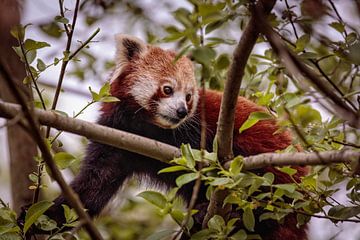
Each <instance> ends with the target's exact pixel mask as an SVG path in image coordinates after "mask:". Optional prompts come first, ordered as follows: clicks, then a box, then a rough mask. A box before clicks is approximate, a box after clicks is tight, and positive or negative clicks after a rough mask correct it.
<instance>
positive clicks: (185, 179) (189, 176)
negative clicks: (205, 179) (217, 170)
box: [176, 173, 198, 187]
mask: <svg viewBox="0 0 360 240" xmlns="http://www.w3.org/2000/svg"><path fill="white" fill-rule="evenodd" d="M197 177H198V174H197V173H186V174H183V175H181V176H179V177H178V178H176V185H177V186H178V187H181V186H183V185H185V184H187V183H189V182H191V181H194V180H195V179H196V178H197Z"/></svg>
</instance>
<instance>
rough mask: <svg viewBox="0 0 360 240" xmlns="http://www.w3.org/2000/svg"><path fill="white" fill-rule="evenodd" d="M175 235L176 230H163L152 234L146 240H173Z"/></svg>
mask: <svg viewBox="0 0 360 240" xmlns="http://www.w3.org/2000/svg"><path fill="white" fill-rule="evenodd" d="M174 233H175V231H174V230H163V231H159V232H156V233H153V234H151V235H150V236H149V237H147V238H146V240H161V239H171V236H172V235H173V234H174Z"/></svg>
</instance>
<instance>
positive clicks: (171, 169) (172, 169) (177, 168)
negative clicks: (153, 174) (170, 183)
mask: <svg viewBox="0 0 360 240" xmlns="http://www.w3.org/2000/svg"><path fill="white" fill-rule="evenodd" d="M186 170H189V169H188V168H187V167H184V166H171V167H167V168H164V169H161V170H160V171H159V172H158V173H170V172H178V171H186Z"/></svg>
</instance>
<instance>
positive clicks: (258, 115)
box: [239, 112, 273, 133]
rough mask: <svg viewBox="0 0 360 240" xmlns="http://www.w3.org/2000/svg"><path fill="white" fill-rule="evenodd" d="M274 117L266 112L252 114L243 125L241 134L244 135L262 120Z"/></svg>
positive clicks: (240, 130)
mask: <svg viewBox="0 0 360 240" xmlns="http://www.w3.org/2000/svg"><path fill="white" fill-rule="evenodd" d="M272 118H273V117H272V115H271V114H269V113H266V112H252V113H251V114H250V115H249V117H248V119H247V120H246V121H245V122H244V123H243V124H242V125H241V127H240V129H239V133H242V132H243V131H245V130H246V129H249V128H251V127H252V126H254V125H255V124H256V123H257V122H259V121H260V120H267V119H272Z"/></svg>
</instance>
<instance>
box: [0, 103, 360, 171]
mask: <svg viewBox="0 0 360 240" xmlns="http://www.w3.org/2000/svg"><path fill="white" fill-rule="evenodd" d="M21 111H22V110H21V106H19V105H18V104H13V103H5V102H0V117H2V118H7V119H11V118H14V117H15V116H17V115H19V114H21ZM33 116H34V118H36V119H38V121H39V123H40V124H42V125H46V126H50V127H53V128H56V129H58V130H61V131H66V132H70V133H74V134H77V135H80V136H84V137H87V138H89V139H91V140H93V141H96V142H100V143H103V144H107V145H110V146H113V147H117V148H121V149H125V150H128V151H131V152H136V153H139V154H141V155H144V156H148V157H151V158H154V159H157V160H159V161H161V162H165V163H168V164H170V161H171V160H172V159H173V158H174V157H179V156H180V155H181V153H180V150H179V149H178V148H176V147H174V146H171V145H168V144H165V143H162V142H158V141H155V140H153V139H149V138H145V137H142V136H138V135H135V134H131V133H127V132H124V131H121V130H116V129H114V128H109V127H104V126H101V125H98V124H95V123H90V122H87V121H83V120H79V119H73V118H69V117H65V116H62V115H59V114H57V113H55V112H51V111H44V110H41V109H35V110H34V112H33ZM319 155H320V157H319ZM359 157H360V152H358V151H353V150H342V151H325V152H317V153H304V152H296V153H263V154H259V155H256V156H250V157H245V158H244V160H243V163H244V167H243V169H244V170H253V169H259V168H264V167H267V166H288V165H300V166H301V165H321V164H331V163H349V162H351V161H352V160H356V158H359ZM229 166H230V162H227V163H226V164H225V165H224V167H225V168H229Z"/></svg>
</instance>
